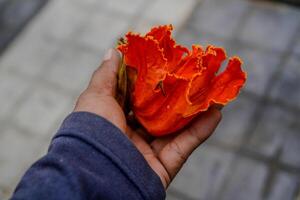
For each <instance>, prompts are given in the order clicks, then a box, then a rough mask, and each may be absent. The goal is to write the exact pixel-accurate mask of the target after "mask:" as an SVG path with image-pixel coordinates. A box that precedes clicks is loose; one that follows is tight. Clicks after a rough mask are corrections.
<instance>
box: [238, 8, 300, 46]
mask: <svg viewBox="0 0 300 200" xmlns="http://www.w3.org/2000/svg"><path fill="white" fill-rule="evenodd" d="M256 5H257V6H256V7H255V9H254V10H253V12H252V13H251V16H250V17H249V18H247V20H246V22H245V28H244V29H243V31H242V34H241V35H239V38H240V39H241V40H242V41H244V42H248V43H250V44H251V45H259V46H263V47H265V48H269V49H272V50H278V51H283V50H286V49H287V48H288V46H287V45H288V44H289V41H290V39H291V38H292V36H293V34H295V31H296V28H297V26H298V24H299V21H300V20H299V19H300V11H299V10H296V9H292V8H291V7H284V6H277V7H276V6H274V5H273V6H272V4H262V5H260V4H258V3H257V4H256Z"/></svg>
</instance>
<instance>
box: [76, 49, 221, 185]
mask: <svg viewBox="0 0 300 200" xmlns="http://www.w3.org/2000/svg"><path fill="white" fill-rule="evenodd" d="M119 62H120V55H119V53H118V52H117V51H116V50H113V49H111V50H109V51H108V52H107V53H106V55H105V56H104V60H103V62H102V64H101V66H100V67H99V68H98V69H97V70H96V71H95V72H94V74H93V76H92V78H91V80H90V83H89V85H88V87H87V89H86V90H85V91H83V93H82V94H81V95H80V96H79V98H78V100H77V103H76V106H75V109H74V112H79V111H86V112H91V113H95V114H97V115H99V116H102V117H104V118H106V119H107V120H109V121H110V122H111V123H112V124H114V125H115V126H117V127H118V128H119V129H120V130H121V131H122V132H123V133H124V134H125V135H126V136H127V137H128V138H129V139H130V140H131V142H132V143H133V144H134V145H135V146H136V148H137V149H138V150H139V151H140V152H141V153H142V154H143V156H144V158H145V160H146V161H147V162H148V164H149V166H150V167H151V168H152V169H153V170H154V171H155V172H156V174H157V175H158V176H159V177H160V179H161V181H162V183H163V185H164V187H165V189H167V187H168V186H169V184H170V183H171V181H172V180H173V179H174V177H175V176H176V174H177V173H178V171H179V170H180V169H181V167H182V166H183V164H184V163H185V161H186V160H187V159H188V157H189V156H190V155H191V153H192V152H193V151H194V150H195V149H196V148H197V147H198V146H199V145H200V144H202V143H203V142H204V141H205V140H206V139H207V138H208V137H209V136H210V135H211V134H212V133H213V132H214V130H215V128H216V127H217V125H218V123H219V122H220V120H221V117H222V115H221V112H220V109H219V108H216V107H212V108H210V109H209V110H208V111H207V112H205V113H203V114H201V116H200V117H198V118H197V119H195V120H194V121H193V123H192V124H191V125H190V126H188V127H186V128H185V129H183V130H182V131H181V132H180V133H177V134H173V135H170V136H165V137H159V138H151V139H150V137H149V135H147V134H145V133H144V132H142V131H141V129H137V130H133V129H132V128H131V127H129V125H127V123H126V118H125V115H124V113H123V110H122V108H121V107H120V106H119V104H118V102H117V101H116V100H115V98H114V97H115V90H116V84H117V79H116V75H117V71H118V66H119Z"/></svg>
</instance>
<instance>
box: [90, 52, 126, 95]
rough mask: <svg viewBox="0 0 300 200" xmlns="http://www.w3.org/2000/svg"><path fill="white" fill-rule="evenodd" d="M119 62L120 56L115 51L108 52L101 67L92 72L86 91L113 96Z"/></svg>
mask: <svg viewBox="0 0 300 200" xmlns="http://www.w3.org/2000/svg"><path fill="white" fill-rule="evenodd" d="M119 62H120V55H119V53H118V52H117V50H115V49H110V50H108V51H107V52H106V54H105V56H104V57H103V62H102V64H101V66H100V67H99V68H98V69H97V70H96V71H95V72H94V74H93V76H92V79H91V81H90V83H89V86H88V88H87V90H89V91H93V92H97V93H101V94H103V95H110V96H114V95H115V87H116V84H117V72H118V68H119Z"/></svg>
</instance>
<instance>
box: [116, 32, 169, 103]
mask: <svg viewBox="0 0 300 200" xmlns="http://www.w3.org/2000/svg"><path fill="white" fill-rule="evenodd" d="M126 39H127V43H126V44H124V45H121V46H119V47H118V49H119V50H120V51H121V52H122V53H123V55H124V59H125V63H126V65H128V66H129V67H131V68H133V69H135V70H137V78H136V82H135V84H134V95H133V97H134V100H133V101H134V104H135V105H140V104H144V103H146V104H147V103H150V102H151V99H152V98H153V95H154V93H156V92H158V91H155V88H156V87H157V84H158V83H159V82H160V81H162V80H163V79H164V77H165V75H166V70H165V66H166V62H167V61H166V59H165V58H164V56H163V52H162V50H161V49H160V48H159V44H158V42H157V41H156V40H153V39H150V38H146V37H141V36H139V35H136V34H132V33H129V34H127V35H126Z"/></svg>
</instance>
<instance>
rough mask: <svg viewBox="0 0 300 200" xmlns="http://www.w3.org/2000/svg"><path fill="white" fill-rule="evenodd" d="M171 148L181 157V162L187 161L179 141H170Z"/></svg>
mask: <svg viewBox="0 0 300 200" xmlns="http://www.w3.org/2000/svg"><path fill="white" fill-rule="evenodd" d="M170 149H171V150H172V151H173V152H175V153H176V154H177V156H178V158H179V159H180V162H185V161H186V156H185V155H184V152H183V150H182V148H181V147H180V145H179V144H178V142H176V141H175V140H174V141H173V142H171V143H170Z"/></svg>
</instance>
